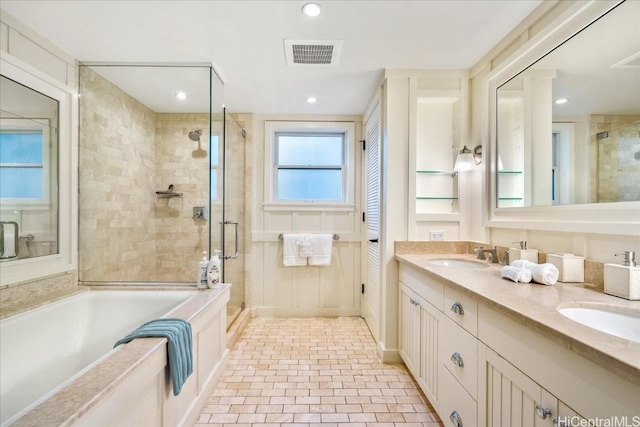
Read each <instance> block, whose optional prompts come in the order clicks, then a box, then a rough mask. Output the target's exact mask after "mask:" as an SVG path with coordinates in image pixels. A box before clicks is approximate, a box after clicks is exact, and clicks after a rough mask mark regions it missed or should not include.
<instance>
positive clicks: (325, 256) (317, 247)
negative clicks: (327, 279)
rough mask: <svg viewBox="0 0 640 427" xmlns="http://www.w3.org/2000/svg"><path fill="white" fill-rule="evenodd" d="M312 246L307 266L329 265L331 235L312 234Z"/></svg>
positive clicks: (331, 245) (331, 243)
mask: <svg viewBox="0 0 640 427" xmlns="http://www.w3.org/2000/svg"><path fill="white" fill-rule="evenodd" d="M312 246H313V255H312V256H310V257H309V265H331V251H332V247H333V235H332V234H314V235H313V242H312Z"/></svg>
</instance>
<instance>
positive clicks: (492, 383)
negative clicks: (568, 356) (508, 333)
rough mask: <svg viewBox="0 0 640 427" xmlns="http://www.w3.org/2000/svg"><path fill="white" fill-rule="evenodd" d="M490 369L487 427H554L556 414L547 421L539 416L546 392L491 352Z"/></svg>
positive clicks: (488, 361) (487, 357)
mask: <svg viewBox="0 0 640 427" xmlns="http://www.w3.org/2000/svg"><path fill="white" fill-rule="evenodd" d="M486 369H487V371H486V408H485V409H486V417H487V422H486V425H487V426H493V427H503V426H511V427H520V426H522V427H537V426H547V425H548V426H553V418H554V415H553V414H550V416H547V417H546V418H545V419H544V420H543V419H541V418H539V416H538V415H537V413H536V406H537V405H542V402H541V396H542V388H541V387H540V386H539V385H538V384H537V383H536V382H534V381H533V380H532V379H531V378H529V377H527V376H526V375H525V374H523V373H522V372H520V371H519V370H518V369H516V368H515V367H514V366H513V365H511V364H510V363H509V362H507V361H506V360H505V359H503V358H502V357H500V356H499V355H498V354H497V353H496V352H495V351H493V350H491V349H489V348H487V351H486Z"/></svg>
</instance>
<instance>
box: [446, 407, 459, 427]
mask: <svg viewBox="0 0 640 427" xmlns="http://www.w3.org/2000/svg"><path fill="white" fill-rule="evenodd" d="M449 419H450V420H451V422H452V423H453V425H454V426H455V427H462V417H460V414H459V413H458V411H453V412H452V413H451V415H449Z"/></svg>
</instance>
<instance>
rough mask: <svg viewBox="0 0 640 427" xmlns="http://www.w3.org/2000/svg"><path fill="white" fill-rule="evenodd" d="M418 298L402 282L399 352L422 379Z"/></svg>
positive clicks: (413, 372)
mask: <svg viewBox="0 0 640 427" xmlns="http://www.w3.org/2000/svg"><path fill="white" fill-rule="evenodd" d="M417 300H418V297H417V295H416V294H415V292H413V291H412V290H411V289H409V288H408V287H407V286H406V285H405V284H403V283H402V282H400V322H399V336H398V351H399V353H400V357H402V360H403V361H404V363H405V365H407V368H408V369H409V371H410V372H411V373H412V374H413V376H414V377H415V378H418V377H420V365H419V363H420V307H419V305H418V304H419V303H418V301H417Z"/></svg>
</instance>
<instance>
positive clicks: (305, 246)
mask: <svg viewBox="0 0 640 427" xmlns="http://www.w3.org/2000/svg"><path fill="white" fill-rule="evenodd" d="M312 243H313V237H311V236H310V235H309V234H301V235H300V237H298V240H296V245H298V256H299V257H301V258H309V257H310V256H312V255H313V244H312Z"/></svg>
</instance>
